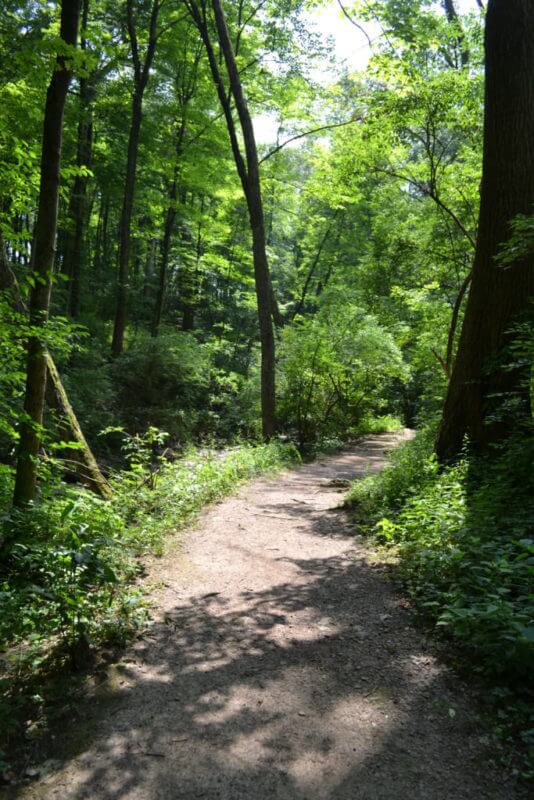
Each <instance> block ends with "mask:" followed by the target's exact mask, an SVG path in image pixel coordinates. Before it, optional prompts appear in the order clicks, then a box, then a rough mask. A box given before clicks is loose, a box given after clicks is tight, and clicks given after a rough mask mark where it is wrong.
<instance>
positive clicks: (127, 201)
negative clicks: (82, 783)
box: [111, 0, 161, 356]
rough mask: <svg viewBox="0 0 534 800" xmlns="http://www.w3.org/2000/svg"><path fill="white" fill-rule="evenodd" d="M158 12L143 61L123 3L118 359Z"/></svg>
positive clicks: (129, 6) (155, 8) (129, 4)
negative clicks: (127, 52)
mask: <svg viewBox="0 0 534 800" xmlns="http://www.w3.org/2000/svg"><path fill="white" fill-rule="evenodd" d="M160 8H161V2H160V0H152V5H151V10H150V19H149V23H148V42H147V45H146V49H145V53H144V57H143V56H142V55H141V52H140V47H139V38H138V30H137V24H136V19H135V15H134V10H133V0H126V17H127V28H128V38H129V41H130V48H131V53H132V62H133V77H134V91H133V95H132V116H131V123H130V132H129V135H128V155H127V159H126V175H125V181H124V194H123V201H122V211H121V218H120V223H119V272H118V280H117V305H116V311H115V323H114V326H113V339H112V343H111V352H112V354H113V355H114V356H119V355H120V354H121V353H122V350H123V347H124V333H125V330H126V321H127V311H128V278H129V260H130V240H131V228H132V213H133V202H134V193H135V181H136V176H137V158H138V154H139V138H140V135H141V122H142V119H143V96H144V94H145V89H146V86H147V83H148V77H149V75H150V68H151V67H152V62H153V61H154V55H155V52H156V43H157V40H158V31H157V25H158V14H159V11H160Z"/></svg>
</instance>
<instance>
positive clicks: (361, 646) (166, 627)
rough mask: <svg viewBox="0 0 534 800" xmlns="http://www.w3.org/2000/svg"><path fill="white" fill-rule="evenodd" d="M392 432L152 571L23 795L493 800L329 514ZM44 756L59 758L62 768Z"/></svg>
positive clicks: (303, 476) (234, 513)
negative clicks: (141, 627)
mask: <svg viewBox="0 0 534 800" xmlns="http://www.w3.org/2000/svg"><path fill="white" fill-rule="evenodd" d="M407 435H409V434H408V432H406V433H404V434H388V435H376V436H370V437H368V438H367V439H365V440H364V441H363V442H362V443H359V444H357V445H355V446H353V447H351V448H350V449H347V450H345V451H344V452H342V453H341V454H338V455H335V456H332V457H328V458H324V459H321V460H320V461H319V462H316V463H314V464H309V465H303V466H300V467H297V468H295V469H293V470H291V471H286V472H285V473H283V474H282V475H278V476H276V477H274V478H267V479H260V480H256V481H254V482H253V483H249V484H248V485H246V486H245V487H244V488H242V489H241V490H240V491H239V492H238V494H236V495H235V496H234V497H231V498H229V499H227V500H225V501H224V502H222V503H220V504H219V505H217V506H214V507H212V508H210V509H208V510H207V511H206V512H205V513H204V514H203V515H202V516H201V518H200V520H199V521H198V523H197V524H196V526H195V527H194V529H193V530H192V531H191V532H190V533H189V534H188V536H187V539H186V542H185V546H181V547H180V548H179V549H178V552H176V550H174V552H173V551H172V548H169V552H167V554H166V555H165V556H164V557H163V558H162V559H158V560H155V561H154V563H153V564H152V568H151V573H152V574H151V577H152V578H154V579H156V580H158V581H160V588H159V589H158V590H157V592H156V601H157V602H156V604H155V605H156V608H155V611H154V615H155V616H154V620H153V624H152V626H151V627H150V629H149V630H148V631H147V632H146V633H145V634H144V635H143V637H142V638H141V639H139V640H138V641H136V642H135V643H134V644H133V645H132V646H131V647H129V648H128V650H127V651H126V653H125V654H124V655H123V657H122V659H121V660H120V662H119V663H118V664H115V665H113V666H112V667H110V668H109V669H108V671H107V675H106V677H105V680H104V681H103V682H102V683H101V685H100V686H99V687H98V688H96V689H95V690H94V693H93V694H92V695H91V696H90V697H89V698H88V700H87V701H86V702H84V703H83V704H82V707H81V708H79V709H78V711H77V716H76V718H73V719H70V720H65V723H64V725H63V728H64V731H63V733H61V732H56V739H55V742H54V752H53V753H51V755H53V756H54V757H55V759H56V760H55V761H50V762H48V764H47V765H45V768H44V770H43V771H42V773H41V777H40V779H38V780H37V782H36V783H34V784H33V785H32V786H28V787H26V788H25V789H23V790H22V791H20V792H19V793H18V794H15V795H13V796H16V797H21V798H25V800H30V798H31V799H32V800H34V799H35V800H37V798H39V799H40V800H41V799H42V798H50V799H52V798H54V799H55V798H57V799H58V800H81V798H87V799H88V800H156V799H158V800H193V799H194V798H206V800H216V799H217V800H218V799H220V800H275V799H277V798H280V800H326V799H327V798H328V800H397V798H398V799H399V800H423V799H424V800H463V799H464V798H469V800H471V799H472V800H482V799H483V798H491V799H492V800H497V798H498V799H499V800H505V799H506V800H510V798H513V797H516V795H515V793H514V789H513V787H512V786H510V785H506V784H505V782H504V781H503V779H502V778H499V776H498V774H497V772H496V771H494V770H492V768H491V767H490V766H489V765H488V763H487V761H486V759H485V755H484V751H483V745H482V744H481V741H480V738H481V734H482V733H483V730H481V728H480V726H479V725H478V724H477V722H476V719H475V715H474V711H473V707H472V705H471V704H470V701H469V698H468V697H467V696H466V695H465V693H464V690H463V688H462V686H461V684H460V683H459V681H458V680H457V679H456V678H455V677H454V676H453V675H452V674H451V673H450V671H449V670H448V669H447V668H446V667H445V666H444V665H443V664H442V663H440V662H439V660H438V659H437V658H436V657H435V655H433V654H432V652H431V650H430V649H429V648H428V645H427V644H426V643H425V641H424V637H423V636H422V634H421V633H420V632H418V631H417V630H416V629H415V628H414V627H413V625H412V624H411V622H410V611H409V609H407V608H406V602H405V601H403V599H402V597H400V596H399V595H398V594H396V592H395V589H394V587H393V586H392V584H391V583H390V582H389V581H388V579H387V577H386V576H385V575H384V572H383V567H382V566H381V565H380V564H379V563H378V562H377V561H376V559H375V558H373V552H372V550H371V549H370V548H369V547H368V546H367V545H366V544H365V543H364V542H362V541H361V540H360V539H359V538H358V537H357V536H355V535H354V529H353V527H352V525H351V523H350V521H349V519H348V517H347V515H346V513H345V512H344V511H343V510H342V509H340V508H339V505H340V501H341V500H342V496H343V495H342V492H340V486H341V485H342V484H343V481H345V480H347V479H351V478H354V477H356V476H361V475H364V474H366V473H367V472H368V471H376V470H379V469H380V468H381V467H382V466H383V464H384V460H385V452H386V451H387V450H388V449H389V448H391V447H392V446H393V445H395V444H396V443H397V442H398V441H399V439H401V438H402V437H403V436H407ZM58 754H62V755H61V756H60V755H58Z"/></svg>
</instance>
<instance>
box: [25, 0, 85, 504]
mask: <svg viewBox="0 0 534 800" xmlns="http://www.w3.org/2000/svg"><path fill="white" fill-rule="evenodd" d="M79 15H80V0H63V4H62V6H61V29H60V36H61V39H62V40H63V41H64V42H65V43H66V44H67V45H69V46H71V47H75V46H76V40H77V37H78V19H79ZM70 79H71V71H70V68H69V66H68V64H67V61H66V58H65V56H64V55H60V54H58V55H57V58H56V63H55V69H54V72H53V75H52V78H51V80H50V84H49V86H48V91H47V93H46V103H45V114H44V123H43V143H42V152H41V179H40V185H39V205H38V210H37V220H36V224H35V244H34V250H33V264H32V267H33V274H34V276H35V278H36V280H35V285H34V287H33V289H32V292H31V296H30V307H29V310H30V321H31V323H32V324H33V325H43V324H45V323H46V321H47V319H48V311H49V307H50V294H51V291H52V283H51V274H52V269H53V266H54V256H55V246H56V233H57V214H58V199H59V173H60V166H61V145H62V139H63V114H64V111H65V101H66V99H67V90H68V88H69V83H70ZM46 373H47V365H46V349H45V346H44V344H43V342H42V341H41V339H39V338H38V337H35V336H34V337H32V338H31V339H30V340H29V342H28V364H27V373H26V392H25V397H24V413H25V417H24V419H23V421H22V425H21V431H20V443H19V453H18V460H17V473H16V478H15V492H14V496H13V502H14V504H15V505H25V504H26V503H29V502H31V501H32V500H33V499H34V497H35V489H36V483H37V455H38V452H39V444H40V440H41V432H40V429H41V426H42V422H43V408H44V399H45V389H46Z"/></svg>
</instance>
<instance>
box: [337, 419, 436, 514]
mask: <svg viewBox="0 0 534 800" xmlns="http://www.w3.org/2000/svg"><path fill="white" fill-rule="evenodd" d="M434 438H435V429H434V427H433V426H429V427H426V428H424V429H422V430H420V431H418V432H417V433H416V435H415V437H414V438H413V439H411V440H409V441H408V442H406V443H405V444H404V445H402V447H398V448H396V449H395V450H394V451H393V452H392V454H391V457H390V460H389V462H388V463H387V464H386V466H385V467H384V469H383V470H381V472H380V474H379V475H375V476H371V477H368V478H364V479H363V480H359V481H357V482H356V483H354V484H353V485H352V487H351V489H350V491H349V493H348V495H347V498H346V503H347V505H348V506H350V507H352V508H353V509H354V510H355V511H356V513H357V514H358V516H359V517H361V518H362V519H363V520H364V521H365V522H367V524H369V523H373V522H376V520H377V518H379V517H381V516H383V515H384V513H387V512H390V511H395V510H398V509H400V508H401V506H402V504H403V503H404V502H405V501H406V500H407V499H408V498H409V497H411V496H413V495H416V494H417V493H418V492H420V491H421V490H422V489H423V488H424V487H425V486H426V485H428V484H429V483H432V482H433V481H434V480H435V479H436V476H437V474H438V464H437V461H436V458H435V456H434V455H433V450H434Z"/></svg>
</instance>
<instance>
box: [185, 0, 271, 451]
mask: <svg viewBox="0 0 534 800" xmlns="http://www.w3.org/2000/svg"><path fill="white" fill-rule="evenodd" d="M186 5H187V7H188V8H189V10H190V13H191V15H192V18H193V20H194V22H195V24H196V25H197V27H198V30H199V32H200V35H201V37H202V41H203V42H204V45H205V47H206V53H207V56H208V61H209V65H210V70H211V73H212V77H213V82H214V83H215V87H216V89H217V95H218V97H219V101H220V103H221V107H222V110H223V112H224V117H225V120H226V124H227V127H228V134H229V136H230V142H231V145H232V153H233V156H234V161H235V165H236V168H237V172H238V174H239V178H240V181H241V185H242V187H243V192H244V194H245V198H246V202H247V209H248V216H249V222H250V229H251V234H252V256H253V263H254V280H255V286H256V301H257V307H258V320H259V330H260V344H261V410H262V432H263V436H264V437H265V438H266V439H268V438H270V437H271V436H273V434H274V433H275V430H276V391H275V339H274V331H273V321H272V308H271V279H270V273H269V263H268V260H267V246H266V235H265V218H264V213H263V201H262V194H261V181H260V170H259V159H258V152H257V147H256V139H255V136H254V127H253V125H252V118H251V116H250V111H249V108H248V103H247V100H246V98H245V94H244V91H243V85H242V83H241V78H240V75H239V70H238V67H237V62H236V56H235V52H234V47H233V45H232V41H231V38H230V33H229V31H228V25H227V23H226V17H225V14H224V10H223V8H222V5H221V3H220V1H219V0H212V3H211V5H212V10H213V15H214V18H215V27H216V30H217V38H218V42H219V47H220V50H221V53H222V57H223V59H224V63H225V65H226V72H227V75H228V83H229V91H227V90H226V89H225V85H224V82H223V79H222V75H221V72H220V69H219V61H218V59H217V56H216V54H215V50H214V47H213V42H212V39H211V33H210V28H209V23H208V19H207V15H206V5H205V2H204V0H202V2H201V5H200V7H199V6H198V5H197V4H196V2H195V0H186ZM240 34H241V31H240V32H239V35H240ZM231 99H233V101H234V103H235V107H236V109H237V115H238V118H239V124H240V128H241V134H242V136H243V143H244V148H245V155H244V156H243V153H242V152H241V147H240V145H239V140H238V135H237V129H236V125H235V122H234V118H233V114H232V105H231Z"/></svg>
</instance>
